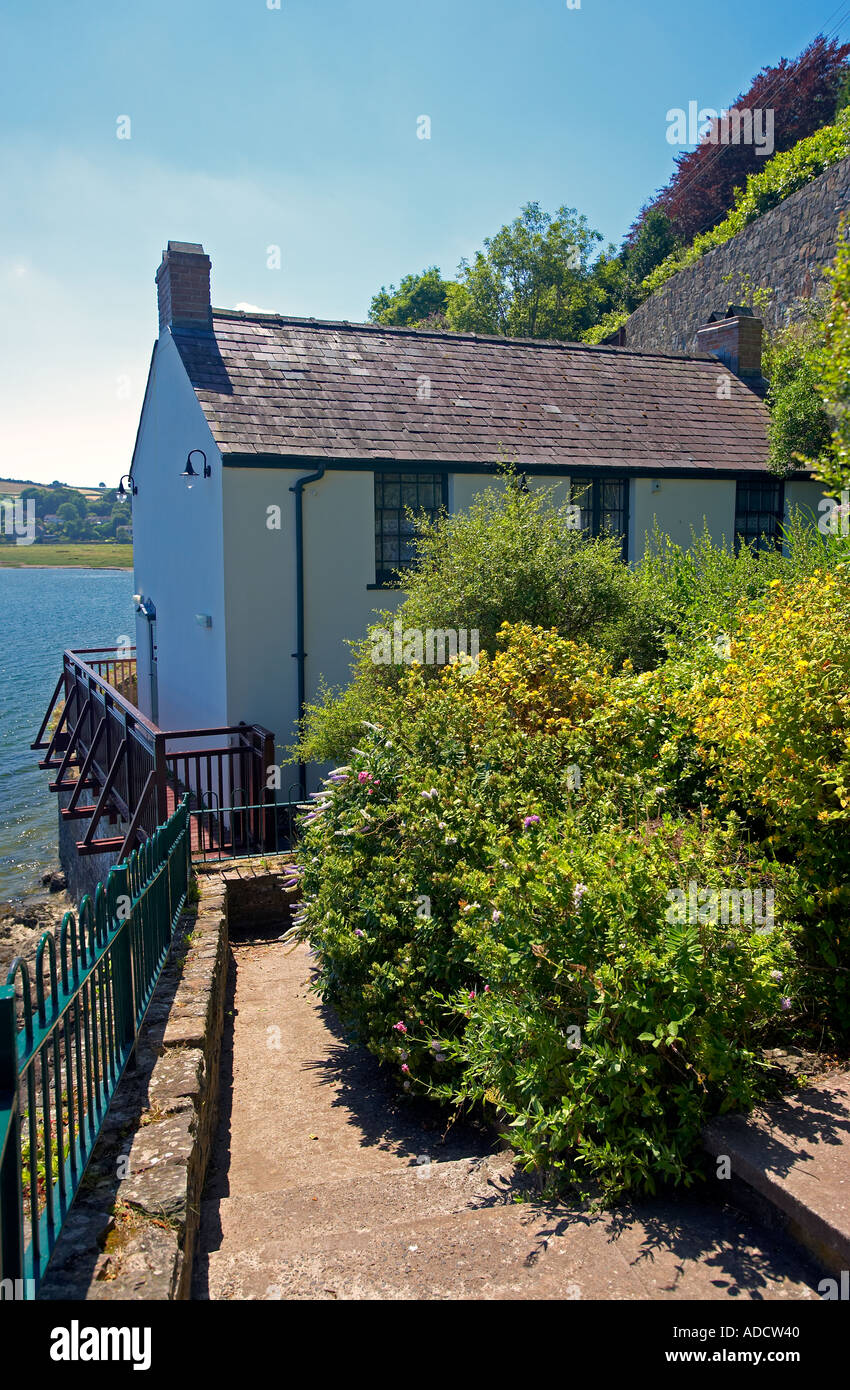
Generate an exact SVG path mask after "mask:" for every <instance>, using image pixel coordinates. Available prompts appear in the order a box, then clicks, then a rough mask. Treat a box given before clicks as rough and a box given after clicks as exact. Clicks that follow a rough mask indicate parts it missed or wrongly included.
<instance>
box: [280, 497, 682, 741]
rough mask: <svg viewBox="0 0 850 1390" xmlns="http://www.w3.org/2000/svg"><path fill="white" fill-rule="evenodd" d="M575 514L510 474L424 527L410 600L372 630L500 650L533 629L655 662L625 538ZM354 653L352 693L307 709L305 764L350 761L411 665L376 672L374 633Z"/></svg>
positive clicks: (647, 610)
mask: <svg viewBox="0 0 850 1390" xmlns="http://www.w3.org/2000/svg"><path fill="white" fill-rule="evenodd" d="M568 507H569V503H568V501H566V500H563V499H562V498H559V495H558V488H557V487H531V488H529V490H528V491H523V490H522V488H521V487H519V486H517V484H516V479H515V478H514V477H513V476H512V475H511V474H510V473H508V475H507V476H506V478H505V480H504V483H503V484H502V485H501V486H498V485H496V486H492V487H489V488H486V489H484V490H483V491H482V492H481V493H479V494H478V495H477V496H476V497H475V499H474V500H473V502H472V505H471V506H470V507H469V509H468V510H466V511H460V512H455V513H452V514H451V515H448V516H444V517H442V518H441V519H439V520H438V521H437V523H436V524H435V525H433V526H428V525H422V526H421V527H420V531H419V534H418V539H417V554H416V558H415V561H414V563H413V565H412V566H411V568H410V570H409V571H408V572H407V573H406V574H405V577H404V582H405V589H406V595H407V596H406V598H405V600H404V602H403V603H402V605H401V606H400V608H399V609H398V610H397V611H396V612H394V613H390V612H385V613H378V614H377V615H376V626H378V627H383V628H387V629H389V630H392V626H393V623H394V621H396V620H398V621H400V622H401V624H402V627H403V628H404V629H418V630H419V631H421V632H426V631H427V630H428V629H429V628H431V629H446V628H455V629H457V628H464V629H466V630H467V631H468V632H469V631H473V630H474V631H477V633H478V640H479V644H480V650H481V651H483V652H488V653H491V654H492V653H493V652H494V651H495V649H496V637H497V633H498V631H499V628H500V627H501V625H502V623H504V622H511V623H524V622H533V623H535V624H536V625H538V626H541V627H545V628H552V629H553V630H554V631H556V632H558V633H559V634H561V635H562V636H564V637H568V638H581V639H583V640H587V641H591V642H592V643H593V645H594V646H596V647H597V648H598V649H599V650H600V651H601V652H602V653H604V654H605V655H606V657H607V658H608V659H609V660H610V661H611V662H613V663H614V664H619V663H620V662H622V661H624V660H626V659H629V660H630V661H632V662H633V663H634V664H635V665H636V666H637V667H639V668H644V667H647V666H650V665H652V664H654V662H655V661H656V660H657V659H658V657H659V656H660V655H661V653H662V651H663V647H662V644H661V638H660V624H659V621H658V616H657V613H656V607H655V603H654V596H653V593H652V590H651V588H650V587H649V586H646V585H643V584H640V583H638V582H637V581H636V579H635V575H634V573H633V571H632V570H631V569H630V568H629V567H628V566H627V565H624V564H623V563H622V560H621V551H620V544H619V541H618V540H615V539H613V538H608V537H599V538H597V539H589V538H587V537H586V536H585V535H584V534H583V533H581V532H580V531H578V530H576V529H575V525H574V516H573V514H571V513H570V511H569V510H568ZM352 647H353V650H354V663H353V667H352V672H353V678H352V681H351V683H350V685H349V686H348V688H347V689H346V690H345V691H342V692H341V691H337V690H332V689H324V690H322V691H321V692H320V695H319V698H318V699H317V700H316V701H314V702H313V703H312V704H311V705H310V706H309V707H308V709H307V711H306V717H305V720H304V728H303V733H302V740H301V744H300V746H299V750H297V752H298V754H299V755H300V756H301V757H302V758H303V759H304V761H306V762H318V763H324V762H329V761H333V760H340V761H344V760H345V759H347V757H348V752H349V749H350V748H351V746H352V744H353V743H355V742H356V741H357V738H358V735H359V732H360V728H361V726H362V722H363V720H364V719H378V720H380V719H381V718H382V717H383V716H384V714H385V713H386V712H387V710H388V709H389V708H391V707H392V703H393V690H394V688H395V687H396V685H397V683H398V681H399V678H400V677H401V675H402V673H403V672H404V670H405V669H407V668H406V667H405V666H400V665H393V664H388V665H376V664H375V663H374V661H373V660H372V643H371V641H370V639H369V637H368V636H367V637H365V638H364V639H363V640H362V641H360V642H355V643H352ZM440 669H442V668H439V667H438V668H436V671H437V672H438V671H439V670H440ZM432 673H434V672H432ZM426 674H428V672H426Z"/></svg>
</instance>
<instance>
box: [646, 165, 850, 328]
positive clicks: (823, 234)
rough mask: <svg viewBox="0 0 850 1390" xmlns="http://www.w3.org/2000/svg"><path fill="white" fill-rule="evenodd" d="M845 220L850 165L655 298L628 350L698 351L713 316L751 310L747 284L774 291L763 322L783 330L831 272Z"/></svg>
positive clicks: (800, 193) (768, 215)
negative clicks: (700, 334) (699, 336)
mask: <svg viewBox="0 0 850 1390" xmlns="http://www.w3.org/2000/svg"><path fill="white" fill-rule="evenodd" d="M845 213H850V158H848V159H843V160H841V162H840V163H839V164H835V165H834V166H833V167H832V168H831V169H827V170H826V172H825V173H823V174H821V175H820V177H819V178H816V179H813V180H812V182H811V183H808V184H806V185H805V187H804V188H799V189H798V190H797V192H796V193H792V194H791V196H790V198H786V199H785V200H784V202H782V203H780V204H779V206H778V207H775V208H771V210H770V212H765V213H763V214H762V216H761V217H759V218H758V219H757V220H756V221H755V222H752V223H750V225H749V226H748V227H745V228H744V230H743V231H742V232H739V233H738V235H737V236H735V237H733V238H732V239H731V241H727V242H725V243H724V244H723V245H722V246H718V247H716V248H715V249H714V250H713V251H709V252H708V254H707V255H706V256H703V257H702V258H701V259H700V260H698V261H696V262H694V264H693V265H689V266H686V267H685V269H684V270H680V271H679V272H678V273H677V274H676V275H674V276H673V277H672V279H670V280H668V281H667V283H666V285H664V286H663V287H662V288H661V289H660V290H657V291H656V293H655V294H653V295H650V297H649V299H647V300H646V302H645V303H644V304H641V306H640V307H639V308H638V309H636V310H635V312H634V313H633V314H632V315H631V316H630V317H629V319H628V320H627V322H626V326H625V346H626V347H630V348H638V349H642V350H644V351H648V350H654V351H658V352H695V351H697V343H696V332H697V329H698V328H700V327H701V326H702V325H703V324H704V323H706V322H707V321H708V317H709V314H710V313H711V312H712V310H713V309H725V308H726V306H727V305H728V304H745V303H750V299H749V298H748V297H747V295H746V293H745V289H744V286H745V284H746V280H747V278H748V279H749V282H750V284H751V286H752V287H753V288H756V287H760V286H768V287H769V288H770V289H772V290H773V295H772V297H771V301H770V305H769V307H768V309H767V310H766V311H765V312H764V313H763V317H764V319H765V322H766V323H767V325H768V327H769V328H774V329H775V328H778V327H780V326H782V325H783V324H785V323H786V322H787V320H788V318H789V317H791V316H793V315H794V314H795V313H796V312H797V311H798V307H799V301H800V300H805V299H809V298H811V296H812V295H813V294H814V293H815V292H816V290H817V286H818V284H819V282H820V280H821V278H822V275H823V271H824V269H825V267H826V266H828V265H829V264H830V263H831V262H832V261H833V260H834V259H835V252H836V247H837V244H838V226H839V222H840V220H841V217H842V215H843V214H845ZM759 312H760V313H761V312H762V311H761V310H759Z"/></svg>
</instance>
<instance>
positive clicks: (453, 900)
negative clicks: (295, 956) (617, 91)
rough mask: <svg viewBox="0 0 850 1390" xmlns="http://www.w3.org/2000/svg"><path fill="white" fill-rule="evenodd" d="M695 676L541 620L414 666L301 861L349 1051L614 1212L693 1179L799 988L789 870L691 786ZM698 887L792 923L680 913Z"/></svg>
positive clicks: (754, 1078) (318, 813)
mask: <svg viewBox="0 0 850 1390" xmlns="http://www.w3.org/2000/svg"><path fill="white" fill-rule="evenodd" d="M718 661H719V658H717V657H716V655H715V654H714V653H713V652H712V651H711V649H710V648H709V647H708V646H707V644H706V646H705V655H704V662H705V663H707V664H708V665H711V664H712V663H713V664H717V662H718ZM688 675H689V668H688V669H687V670H683V668H682V667H681V666H679V667H677V668H676V670H675V671H673V672H672V673H671V672H669V671H667V670H666V669H665V668H661V669H660V670H659V671H657V672H644V673H639V672H634V671H632V670H631V669H630V668H629V667H628V666H626V667H624V668H623V669H622V670H621V671H620V672H615V671H613V670H612V668H611V667H610V666H606V665H604V664H601V663H600V662H599V660H598V657H597V656H596V655H595V654H594V653H593V652H592V651H591V650H589V649H588V648H586V647H582V646H578V645H577V644H575V643H572V642H569V641H567V640H566V639H564V638H560V637H558V636H557V635H556V634H554V633H551V632H549V633H546V632H542V631H540V630H539V629H538V630H532V629H529V628H523V627H520V628H515V629H506V630H505V632H504V633H503V635H502V642H501V646H500V650H499V652H498V654H497V655H496V656H495V657H494V658H492V659H489V658H487V657H483V658H482V660H481V663H480V665H479V668H478V670H477V672H474V671H469V670H466V671H465V670H464V669H463V668H462V667H453V668H449V669H448V670H446V671H445V673H444V674H443V676H442V678H441V679H440V680H439V681H434V680H430V681H427V680H425V679H424V678H423V675H422V673H421V672H420V671H416V670H414V671H411V672H409V673H407V675H406V676H405V678H404V680H403V682H402V685H401V687H400V689H399V692H398V704H397V706H396V708H395V710H394V711H393V719H392V722H391V723H389V724H388V725H387V726H386V727H384V728H378V727H374V726H373V727H371V728H368V729H366V730H365V731H364V732H363V739H362V741H361V744H360V746H359V749H358V750H357V751H356V752H355V753H354V755H353V758H352V761H351V763H350V764H349V766H348V767H346V768H343V769H340V770H339V771H338V772H337V773H335V774H333V778H332V780H331V782H329V784H328V787H327V795H326V798H325V800H324V804H323V805H321V806H319V807H317V809H316V810H315V811H314V812H313V813H311V816H310V818H309V824H308V826H307V828H306V833H305V838H304V843H303V846H302V850H301V855H300V858H301V863H302V874H303V892H304V902H305V915H306V927H305V931H306V933H307V934H308V935H309V939H310V941H311V943H312V945H313V947H314V948H315V950H316V952H317V955H318V960H319V965H320V977H319V986H318V987H319V989H320V990H321V992H322V994H323V996H324V997H325V999H327V1000H328V1002H330V1003H331V1004H333V1005H334V1006H335V1007H336V1008H337V1010H338V1011H339V1013H340V1015H341V1017H342V1018H343V1020H344V1021H345V1022H346V1024H347V1025H348V1026H349V1028H350V1029H351V1031H352V1034H353V1035H354V1036H355V1037H356V1038H358V1039H359V1040H360V1041H361V1042H363V1043H365V1044H366V1045H367V1046H368V1047H370V1048H371V1049H372V1051H373V1052H375V1053H376V1055H377V1056H379V1057H380V1058H382V1060H384V1061H385V1062H387V1063H389V1064H390V1065H392V1066H393V1067H395V1068H397V1069H398V1071H399V1074H400V1077H401V1078H402V1079H403V1084H404V1085H405V1086H406V1087H407V1088H413V1089H417V1090H424V1091H426V1092H428V1093H430V1094H434V1095H436V1096H438V1097H441V1098H443V1099H444V1100H446V1101H449V1102H451V1103H453V1104H465V1103H468V1102H475V1103H480V1104H482V1105H484V1106H485V1107H490V1108H491V1109H492V1110H493V1111H494V1113H496V1114H498V1115H499V1116H501V1117H502V1119H503V1121H504V1122H505V1123H507V1124H508V1125H509V1126H511V1127H512V1129H511V1137H512V1139H513V1142H514V1144H515V1146H516V1148H517V1149H518V1151H519V1153H520V1154H521V1156H522V1158H523V1161H524V1162H527V1163H528V1164H531V1165H536V1166H538V1167H541V1168H543V1169H545V1170H547V1171H549V1173H550V1174H551V1175H553V1176H558V1175H560V1177H568V1178H570V1179H571V1180H573V1181H577V1182H580V1183H581V1184H582V1185H584V1186H586V1185H587V1184H589V1183H592V1184H594V1185H595V1186H596V1189H597V1190H598V1191H600V1192H602V1193H603V1194H604V1195H606V1196H608V1197H610V1196H613V1195H615V1194H616V1193H620V1192H623V1191H645V1190H653V1188H654V1186H655V1184H656V1183H658V1182H659V1181H663V1180H666V1179H672V1180H675V1181H680V1180H681V1181H688V1180H690V1178H691V1176H692V1175H693V1173H694V1172H695V1171H696V1166H697V1165H696V1159H695V1157H694V1153H695V1145H696V1141H697V1137H698V1133H699V1128H700V1125H701V1124H702V1122H703V1121H704V1119H705V1118H706V1117H707V1116H708V1115H710V1114H712V1113H714V1112H716V1111H717V1110H722V1109H724V1108H728V1107H730V1106H746V1105H748V1104H749V1103H750V1102H751V1100H752V1099H753V1098H754V1097H755V1096H756V1095H757V1094H760V1093H761V1090H762V1089H763V1084H764V1080H763V1078H764V1068H763V1067H762V1066H761V1065H760V1060H759V1047H760V1046H761V1045H762V1044H763V1043H764V1042H765V1041H769V1040H775V1039H776V1038H777V1037H778V1036H779V1037H781V1036H782V1035H783V1029H784V1030H786V1032H787V1028H788V1024H789V1021H790V1019H792V1018H795V1017H796V1004H795V1003H794V1002H793V1001H794V1000H796V996H797V994H798V992H799V990H801V989H802V986H801V985H798V982H797V967H796V965H795V956H794V953H793V949H792V948H793V943H794V940H795V936H796V929H795V927H794V912H795V910H796V906H797V903H798V899H799V889H798V885H797V881H796V876H795V873H794V870H793V868H790V867H788V866H784V867H783V866H782V865H781V864H779V863H777V862H776V859H775V857H773V856H772V855H769V854H768V855H767V856H765V854H764V853H762V852H761V851H759V850H758V849H750V848H748V846H747V842H746V839H745V838H743V837H742V836H741V834H740V832H739V829H738V822H736V821H735V820H734V818H733V819H732V820H729V821H728V822H727V823H723V824H721V823H719V822H718V821H716V820H714V819H713V818H712V817H711V815H710V813H709V811H708V808H707V806H705V805H703V806H699V804H698V792H699V789H698V788H697V789H696V793H697V795H692V794H691V793H688V792H687V791H686V783H687V779H686V778H685V777H684V776H683V775H682V769H683V764H684V763H686V762H688V763H692V762H693V756H692V753H691V752H690V751H689V750H688V739H689V731H688V728H687V720H686V719H685V718H683V717H682V716H681V715H680V714H678V713H677V709H676V701H675V700H674V699H673V698H672V695H671V692H672V691H673V690H675V689H676V688H678V687H677V682H682V681H686V680H687V679H688ZM693 741H694V740H692V742H693ZM577 768H578V769H579V770H580V771H582V772H583V775H582V776H580V778H579V779H578V781H576V776H575V773H576V769H577ZM686 800H688V801H690V802H691V804H690V805H685V804H684V802H685V801H686ZM706 800H708V797H706ZM664 807H666V808H667V809H666V810H664V809H663V808H664ZM650 811H652V814H651V815H650V814H649V812H650ZM691 883H693V884H694V885H695V890H694V891H697V888H698V889H699V891H703V892H707V891H709V890H711V889H712V888H717V889H722V888H726V889H727V890H732V889H737V890H743V889H747V888H749V889H750V890H753V889H755V888H758V889H761V890H762V891H763V892H766V891H767V890H768V889H772V890H773V891H774V892H775V894H776V898H777V900H778V903H779V906H778V907H777V909H776V916H777V925H776V926H775V928H774V930H772V931H768V932H764V933H762V932H759V931H757V930H754V929H753V927H752V925H750V926H744V925H735V924H734V922H733V923H732V924H731V925H730V924H729V923H728V922H727V923H726V924H723V923H722V922H719V923H718V922H716V921H715V922H712V921H711V920H707V919H699V920H696V921H678V920H675V919H673V920H671V917H670V912H671V900H670V897H669V894H670V893H671V892H673V891H674V890H675V891H678V892H680V893H682V894H686V893H687V892H688V891H689V886H690V884H691ZM783 998H784V999H785V1000H786V1006H783V1003H782V1001H783ZM573 1027H578V1028H579V1029H580V1030H581V1047H580V1048H579V1049H577V1050H576V1049H574V1048H573V1047H571V1045H570V1038H571V1037H572V1036H573V1035H572V1034H571V1032H570V1030H571V1029H572V1028H573Z"/></svg>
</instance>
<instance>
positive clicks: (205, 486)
mask: <svg viewBox="0 0 850 1390" xmlns="http://www.w3.org/2000/svg"><path fill="white" fill-rule="evenodd" d="M190 449H203V450H204V452H205V453H206V456H207V461H208V462H209V464H210V465H211V468H212V476H211V477H209V478H199V479H198V480H197V482H196V483H195V484H194V486H193V487H192V488H191V490H188V489H187V487H186V484H185V482H184V480H183V479H182V478H181V477H180V476H179V475H180V474H181V473H182V471H183V469H184V467H185V465H186V458H187V456H188V454H189V451H190ZM192 463H193V466H195V467H197V468H200V467H201V464H202V461H201V459H200V458H199V457H198V456H197V455H196V456H195V457H194V458H193V460H192ZM133 478H134V481H135V483H136V486H137V487H138V493H137V495H136V496H135V497H134V498H133V568H134V575H135V590H134V592H136V593H141V594H144V595H145V596H146V597H148V598H151V599H152V600H153V602H154V604H155V605H156V639H157V667H158V690H159V713H158V718H157V723H158V724H159V727H160V728H162V729H192V728H200V727H203V726H216V725H221V724H226V723H227V717H226V716H227V698H226V682H225V625H224V579H223V569H224V567H223V541H222V470H221V458H220V456H219V452H218V449H217V448H216V445H215V443H214V441H213V438H212V435H211V434H210V430H209V426H208V425H207V422H206V419H205V418H204V413H203V411H202V410H201V407H200V405H199V403H198V400H197V398H196V396H195V393H194V391H193V389H192V386H191V383H190V382H189V378H188V377H187V375H186V372H185V369H184V367H183V363H182V362H181V360H180V356H179V353H178V352H177V348H176V347H175V345H174V341H173V339H172V337H171V334H170V333H169V332H164V333H163V334H162V336H161V337H160V339H159V342H158V344H157V347H156V350H155V353H154V360H153V367H152V375H151V381H150V383H149V388H148V392H147V396H146V399H145V405H144V407H143V410H142V418H141V422H140V426H139V438H138V441H137V445H136V452H135V455H134V462H133ZM201 613H203V614H208V615H209V616H210V617H211V619H212V627H209V628H204V627H201V626H199V624H198V623H197V622H196V620H195V615H196V614H201ZM136 650H137V653H138V657H139V706H140V708H141V710H142V712H143V713H145V714H147V715H148V716H150V686H149V675H150V673H149V668H148V661H147V654H148V627H147V622H146V620H145V619H144V618H143V617H142V616H141V615H139V614H137V617H136Z"/></svg>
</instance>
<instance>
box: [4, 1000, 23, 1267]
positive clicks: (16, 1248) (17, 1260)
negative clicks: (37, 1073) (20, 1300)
mask: <svg viewBox="0 0 850 1390" xmlns="http://www.w3.org/2000/svg"><path fill="white" fill-rule="evenodd" d="M0 1125H2V1126H3V1128H0V1153H2V1160H0V1278H2V1279H23V1277H24V1194H23V1183H22V1180H21V1118H20V1112H19V1109H18V1046H17V1022H16V1019H15V990H14V986H12V985H3V986H2V987H0Z"/></svg>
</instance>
